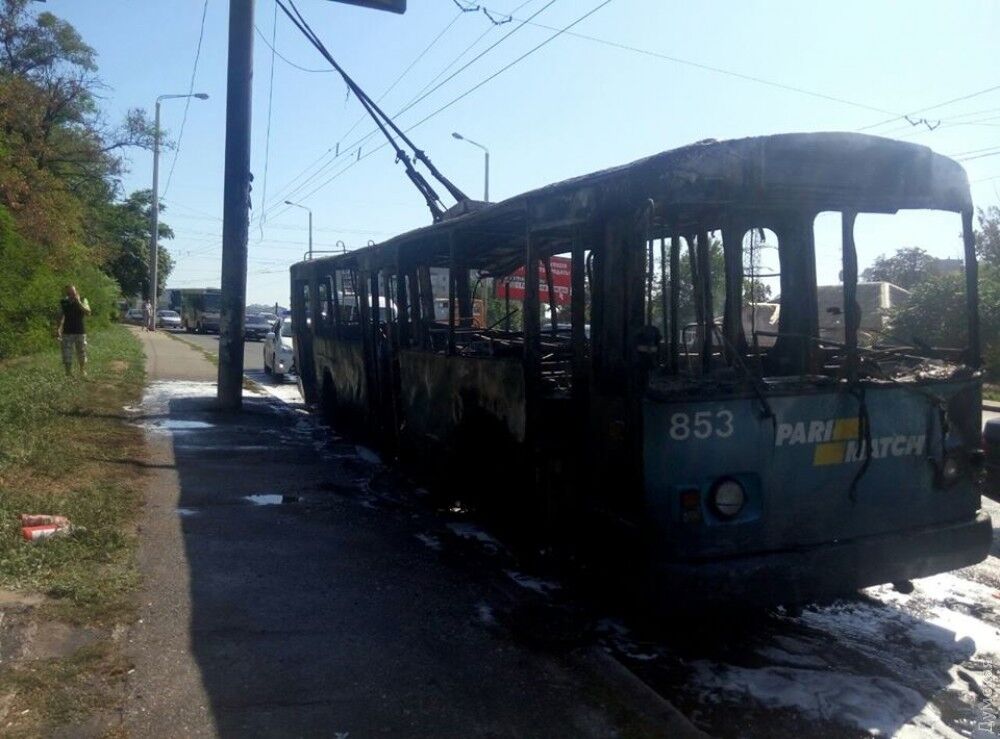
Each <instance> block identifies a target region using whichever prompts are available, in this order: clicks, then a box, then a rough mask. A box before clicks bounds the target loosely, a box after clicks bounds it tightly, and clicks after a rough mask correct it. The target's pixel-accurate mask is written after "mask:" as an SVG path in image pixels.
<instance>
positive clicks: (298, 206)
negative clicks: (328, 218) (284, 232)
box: [285, 200, 313, 259]
mask: <svg viewBox="0 0 1000 739" xmlns="http://www.w3.org/2000/svg"><path fill="white" fill-rule="evenodd" d="M285 205H290V206H292V207H293V208H302V210H304V211H305V212H306V213H308V214H309V258H310V259H312V257H313V212H312V210H310V209H309V208H307V207H306V206H304V205H300V204H299V203H293V202H292V201H291V200H286V201H285Z"/></svg>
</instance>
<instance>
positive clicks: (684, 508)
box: [681, 488, 701, 523]
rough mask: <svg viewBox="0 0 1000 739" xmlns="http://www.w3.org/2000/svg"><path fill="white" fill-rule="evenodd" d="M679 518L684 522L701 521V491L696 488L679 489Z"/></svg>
mask: <svg viewBox="0 0 1000 739" xmlns="http://www.w3.org/2000/svg"><path fill="white" fill-rule="evenodd" d="M681 518H682V519H683V521H684V523H701V491H700V490H698V489H697V488H693V489H690V490H682V491H681Z"/></svg>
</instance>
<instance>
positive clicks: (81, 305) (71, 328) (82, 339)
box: [56, 285, 90, 377]
mask: <svg viewBox="0 0 1000 739" xmlns="http://www.w3.org/2000/svg"><path fill="white" fill-rule="evenodd" d="M59 308H60V310H61V314H60V316H59V326H58V328H57V329H56V337H57V338H58V339H59V340H60V341H61V342H62V360H63V366H64V367H65V368H66V374H67V375H71V374H73V354H74V353H75V354H76V360H77V362H78V363H79V364H80V374H81V375H82V376H84V377H86V376H87V329H86V327H85V326H84V320H83V319H84V317H85V316H89V315H90V304H89V303H88V302H87V299H86V298H82V299H81V298H80V293H79V292H77V289H76V285H67V286H66V296H65V297H64V298H63V299H62V300H61V301H59Z"/></svg>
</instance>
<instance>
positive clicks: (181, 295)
mask: <svg viewBox="0 0 1000 739" xmlns="http://www.w3.org/2000/svg"><path fill="white" fill-rule="evenodd" d="M221 306H222V290H220V289H219V288H217V287H189V288H180V289H177V288H173V289H169V290H165V291H164V292H163V299H162V300H161V301H160V307H161V308H169V309H170V310H175V311H177V312H178V313H180V314H181V327H182V328H183V329H184V330H185V331H187V332H188V333H191V332H194V333H199V334H203V333H208V332H212V333H219V316H220V309H221Z"/></svg>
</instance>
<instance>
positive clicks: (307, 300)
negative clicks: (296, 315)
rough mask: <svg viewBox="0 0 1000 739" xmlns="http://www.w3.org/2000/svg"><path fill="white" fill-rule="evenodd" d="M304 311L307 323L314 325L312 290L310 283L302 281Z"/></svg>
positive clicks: (307, 324)
mask: <svg viewBox="0 0 1000 739" xmlns="http://www.w3.org/2000/svg"><path fill="white" fill-rule="evenodd" d="M302 313H303V317H304V318H305V325H306V326H312V317H313V305H312V291H311V290H310V289H309V283H308V282H303V283H302Z"/></svg>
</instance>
